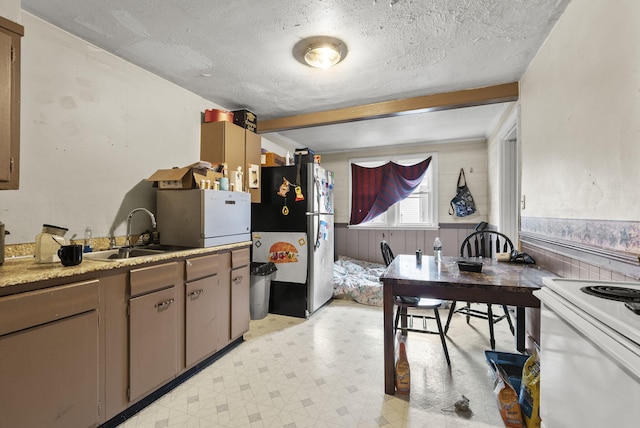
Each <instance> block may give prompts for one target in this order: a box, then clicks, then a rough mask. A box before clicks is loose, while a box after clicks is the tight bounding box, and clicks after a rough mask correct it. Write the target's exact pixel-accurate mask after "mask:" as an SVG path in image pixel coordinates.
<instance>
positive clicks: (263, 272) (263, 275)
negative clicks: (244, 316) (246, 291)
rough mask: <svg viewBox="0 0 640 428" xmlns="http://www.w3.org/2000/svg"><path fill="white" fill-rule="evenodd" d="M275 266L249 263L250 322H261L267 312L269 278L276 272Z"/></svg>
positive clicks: (269, 287) (269, 288)
mask: <svg viewBox="0 0 640 428" xmlns="http://www.w3.org/2000/svg"><path fill="white" fill-rule="evenodd" d="M277 270H278V269H277V268H276V265H275V264H273V263H271V262H268V263H258V262H251V295H250V298H249V302H250V306H249V313H250V315H251V319H252V320H261V319H262V318H264V317H266V316H267V313H268V312H269V293H270V291H271V278H272V277H273V274H274V273H275V272H276V271H277Z"/></svg>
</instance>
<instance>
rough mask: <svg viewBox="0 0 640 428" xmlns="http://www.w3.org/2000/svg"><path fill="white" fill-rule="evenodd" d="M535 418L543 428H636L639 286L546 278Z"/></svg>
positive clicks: (639, 412)
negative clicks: (636, 305) (635, 304)
mask: <svg viewBox="0 0 640 428" xmlns="http://www.w3.org/2000/svg"><path fill="white" fill-rule="evenodd" d="M544 284H545V285H546V287H543V288H541V289H540V290H537V291H535V292H534V295H535V296H536V297H538V298H539V299H540V301H541V302H542V305H541V325H540V347H541V354H540V365H541V366H540V400H541V401H540V416H541V419H542V426H543V427H545V428H564V427H582V428H584V427H594V428H601V427H616V428H622V427H637V426H640V315H639V314H636V313H634V312H633V311H632V310H630V309H629V308H627V306H626V305H625V302H638V303H640V283H636V282H605V281H593V280H576V279H561V278H545V279H544Z"/></svg>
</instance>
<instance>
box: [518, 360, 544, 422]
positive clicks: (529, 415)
mask: <svg viewBox="0 0 640 428" xmlns="http://www.w3.org/2000/svg"><path fill="white" fill-rule="evenodd" d="M519 403H520V408H521V409H522V419H523V422H524V426H526V427H527V428H540V359H539V358H538V352H537V351H536V350H534V351H533V354H532V355H531V356H530V357H529V358H528V359H527V362H526V363H524V367H523V368H522V383H521V384H520V400H519Z"/></svg>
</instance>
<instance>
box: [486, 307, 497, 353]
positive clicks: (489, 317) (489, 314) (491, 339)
mask: <svg viewBox="0 0 640 428" xmlns="http://www.w3.org/2000/svg"><path fill="white" fill-rule="evenodd" d="M487 320H488V321H489V343H491V349H496V340H495V339H494V337H493V311H492V310H491V305H490V304H487Z"/></svg>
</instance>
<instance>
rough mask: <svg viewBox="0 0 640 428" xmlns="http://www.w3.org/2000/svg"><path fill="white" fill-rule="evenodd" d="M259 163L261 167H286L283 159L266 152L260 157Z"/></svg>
mask: <svg viewBox="0 0 640 428" xmlns="http://www.w3.org/2000/svg"><path fill="white" fill-rule="evenodd" d="M260 163H261V164H262V166H284V165H286V162H285V159H284V158H283V157H282V156H280V155H277V154H275V153H272V152H267V153H264V154H262V155H261V160H260Z"/></svg>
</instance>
